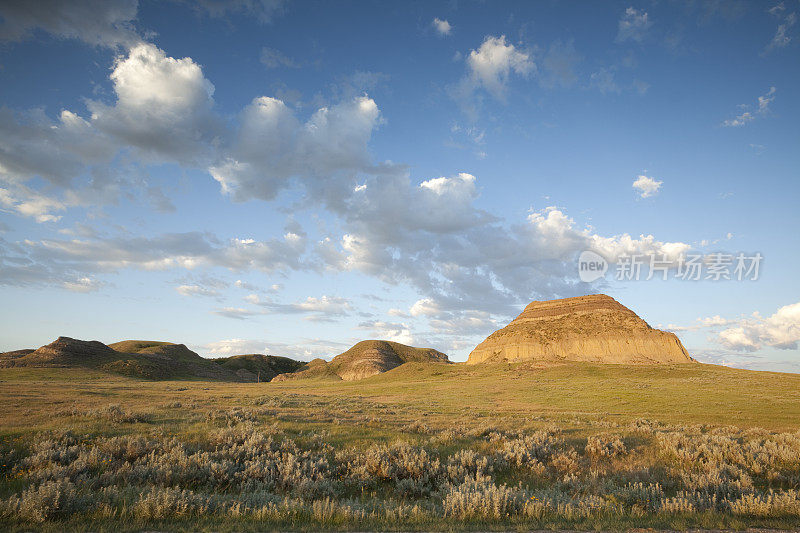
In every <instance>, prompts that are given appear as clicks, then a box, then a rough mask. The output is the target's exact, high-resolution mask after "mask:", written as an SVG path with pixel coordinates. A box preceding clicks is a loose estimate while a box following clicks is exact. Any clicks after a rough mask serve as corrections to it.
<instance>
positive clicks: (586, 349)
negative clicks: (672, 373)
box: [467, 294, 693, 364]
mask: <svg viewBox="0 0 800 533" xmlns="http://www.w3.org/2000/svg"><path fill="white" fill-rule="evenodd" d="M504 360H505V361H542V362H557V361H590V362H599V363H618V364H657V363H690V362H693V359H692V358H691V357H689V354H688V353H687V352H686V349H685V348H684V347H683V345H682V344H681V342H680V340H678V337H676V336H675V334H673V333H669V332H666V331H661V330H658V329H653V328H651V327H650V326H649V325H648V324H647V323H646V322H645V321H644V320H642V319H641V318H639V317H638V316H637V315H636V313H634V312H633V311H631V310H630V309H628V308H627V307H625V306H624V305H622V304H620V303H619V302H617V301H616V300H614V299H613V298H611V297H610V296H606V295H604V294H595V295H591V296H579V297H577V298H564V299H561V300H549V301H542V302H532V303H531V304H529V305H528V306H527V307H526V308H525V310H524V311H523V312H522V313H521V314H520V315H519V316H518V317H517V318H515V319H514V320H513V321H512V322H511V323H510V324H509V325H508V326H506V327H504V328H503V329H500V330H497V331H495V332H494V333H492V334H491V335H489V337H488V338H487V339H486V340H485V341H483V342H482V343H480V344H479V345H478V346H477V347H476V348H475V349H474V350H473V351H472V353H470V355H469V360H468V361H467V362H468V363H469V364H476V363H482V362H485V361H504Z"/></svg>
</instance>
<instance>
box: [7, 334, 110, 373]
mask: <svg viewBox="0 0 800 533" xmlns="http://www.w3.org/2000/svg"><path fill="white" fill-rule="evenodd" d="M115 357H116V352H115V351H114V350H112V349H111V348H109V347H108V346H106V345H105V344H103V343H102V342H99V341H82V340H78V339H73V338H71V337H59V338H57V339H56V340H54V341H53V342H51V343H50V344H47V345H45V346H42V347H41V348H39V349H38V350H34V351H32V352H30V353H28V354H26V355H23V356H22V357H19V358H17V359H15V360H14V362H15V366H16V364H18V363H22V365H20V366H75V365H79V366H96V365H99V364H102V363H104V362H106V361H108V360H110V359H114V358H115Z"/></svg>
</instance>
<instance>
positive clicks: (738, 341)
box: [718, 302, 800, 352]
mask: <svg viewBox="0 0 800 533" xmlns="http://www.w3.org/2000/svg"><path fill="white" fill-rule="evenodd" d="M718 339H719V342H720V343H721V344H722V345H723V346H724V347H725V348H728V349H731V350H737V351H744V352H754V351H757V350H760V349H761V348H763V347H764V346H770V347H773V348H778V349H780V350H797V348H798V342H800V302H798V303H795V304H790V305H785V306H783V307H781V308H779V309H778V310H777V311H776V312H775V313H774V314H773V315H771V316H769V317H766V318H763V317H761V315H759V314H758V313H753V315H752V317H751V318H746V319H742V320H741V321H739V324H738V325H737V326H736V327H732V328H728V329H726V330H723V331H721V332H720V333H719V336H718Z"/></svg>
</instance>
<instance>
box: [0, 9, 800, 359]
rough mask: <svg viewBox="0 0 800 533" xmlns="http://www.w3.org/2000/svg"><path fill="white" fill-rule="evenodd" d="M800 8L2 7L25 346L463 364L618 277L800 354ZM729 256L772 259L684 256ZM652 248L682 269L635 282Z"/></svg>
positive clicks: (716, 346)
mask: <svg viewBox="0 0 800 533" xmlns="http://www.w3.org/2000/svg"><path fill="white" fill-rule="evenodd" d="M798 13H800V3H798V2H797V1H791V2H789V1H786V0H784V1H783V2H771V3H763V2H735V1H731V2H712V1H709V2H687V3H684V2H572V3H566V2H535V3H534V2H520V3H513V2H486V3H473V2H442V3H436V2H404V3H396V4H391V3H387V2H336V3H331V2H280V1H266V0H265V1H261V2H259V1H255V0H244V1H240V2H216V1H212V0H208V1H205V2H196V3H189V2H178V1H176V2H139V3H138V4H137V2H131V1H109V2H99V1H76V2H55V1H53V2H36V3H31V2H22V1H19V2H16V1H10V2H4V3H3V4H2V6H0V295H1V297H2V301H3V302H4V303H5V304H6V305H3V306H2V308H1V309H0V323H2V326H0V328H1V329H0V332H1V333H2V335H0V350H6V349H16V348H21V347H36V346H39V345H42V344H45V343H47V342H49V341H51V340H52V339H54V338H55V337H57V336H59V335H68V336H73V337H78V338H84V339H90V338H91V339H97V340H101V341H105V342H114V341H117V340H121V339H126V338H139V339H159V340H169V341H173V342H183V343H186V344H188V345H190V346H191V347H192V348H194V349H196V350H197V351H198V352H199V353H201V354H203V355H207V356H220V355H230V354H234V353H250V352H267V353H273V354H280V355H289V356H293V357H299V358H301V359H310V358H312V357H316V356H322V357H331V356H333V355H335V354H336V353H339V352H341V351H343V350H344V349H345V348H346V347H347V346H349V345H350V344H352V343H354V342H356V341H358V340H361V339H365V338H385V339H390V340H397V341H399V342H404V343H407V344H413V345H418V346H422V345H424V346H432V347H435V348H437V349H440V350H442V351H445V352H446V353H448V354H449V355H450V356H451V359H453V360H464V359H466V356H467V354H468V353H469V351H470V350H471V349H472V348H473V347H474V346H475V345H476V344H477V343H478V342H480V341H481V340H482V339H483V338H484V337H485V336H486V335H487V334H488V333H490V332H491V331H493V330H494V329H496V328H498V327H500V326H502V325H504V324H505V323H507V322H508V321H509V320H510V319H511V318H513V316H515V315H516V314H517V313H519V311H520V310H521V309H522V308H523V307H524V306H525V305H526V304H527V303H529V302H530V301H531V300H536V299H550V298H557V297H569V296H576V295H581V294H590V293H596V292H605V293H607V294H610V295H612V296H614V297H615V298H617V299H618V300H619V301H620V302H622V303H623V304H625V305H627V306H628V307H630V308H631V309H633V310H634V311H636V312H637V313H639V314H640V316H642V317H643V318H645V319H646V320H647V321H648V322H649V323H650V324H651V325H653V326H657V327H662V328H667V329H671V330H673V331H675V332H676V333H677V334H678V335H679V337H680V338H681V340H682V341H683V342H684V344H685V345H686V346H687V348H688V349H689V351H690V352H691V353H692V354H693V355H694V356H695V357H697V358H698V359H700V360H703V361H708V362H716V363H724V364H730V365H735V366H743V367H747V368H756V369H776V370H784V371H798V368H800V357H799V354H798V341H800V292H799V291H798V285H799V284H798V281H797V274H796V270H797V268H796V266H795V265H796V264H797V263H798V261H799V260H800V255H798V237H797V233H796V228H797V227H798V223H799V222H800V215H798V210H797V209H796V204H797V200H798V198H800V194H799V193H800V185H799V184H798V178H799V177H800V176H798V166H799V165H798V164H799V163H800V161H799V159H800V157H798V147H799V146H800V126H799V124H800V98H798V94H800V92H799V91H798V83H800V61H799V60H800V53H799V51H800V44H799V43H800V24H798V23H797V16H798ZM584 250H592V251H594V252H596V253H598V254H600V255H601V256H602V257H604V258H605V260H606V261H607V262H608V264H609V270H608V273H607V274H606V276H605V277H604V278H601V279H599V280H596V281H593V282H591V283H587V282H582V281H581V280H580V279H579V277H578V266H577V258H578V255H579V254H580V253H581V252H582V251H584ZM716 252H721V253H725V254H731V255H736V254H739V253H742V254H744V255H745V256H746V257H752V256H753V255H754V254H755V253H760V254H761V255H762V256H763V261H762V262H761V263H760V271H759V276H758V279H757V280H752V279H745V280H741V281H739V280H736V279H731V280H719V281H715V280H713V279H701V280H698V281H687V280H680V279H676V275H677V273H678V270H677V268H678V267H677V265H678V263H679V260H680V259H681V257H683V258H684V259H685V258H687V257H688V256H691V255H701V256H704V257H706V259H705V261H706V265H708V264H709V261H711V260H710V259H708V256H709V254H713V253H716ZM632 256H636V257H638V258H639V259H643V260H645V261H647V258H649V257H651V256H653V257H660V258H662V259H664V260H667V261H668V262H670V264H671V265H673V267H672V268H671V269H670V270H669V271H668V279H667V280H666V281H664V280H661V279H651V280H646V279H644V278H646V277H647V275H646V271H647V269H646V268H645V274H644V275H643V276H642V279H640V280H638V281H635V280H634V281H620V280H617V279H616V275H615V273H616V271H617V269H618V268H619V265H621V264H624V263H625V262H626V261H629V260H630V258H631V257H632ZM655 277H656V278H657V277H658V276H655ZM705 277H706V276H705V274H704V275H703V278H705Z"/></svg>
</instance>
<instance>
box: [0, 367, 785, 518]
mask: <svg viewBox="0 0 800 533" xmlns="http://www.w3.org/2000/svg"><path fill="white" fill-rule="evenodd" d="M0 401H2V406H3V407H2V410H0V464H2V466H0V500H2V502H0V528H2V529H8V530H15V529H18V530H27V529H30V528H31V527H34V528H36V529H44V530H48V529H49V530H53V531H58V530H64V529H92V530H105V529H114V530H127V529H129V530H139V529H163V530H197V529H207V530H214V531H224V530H272V529H298V530H318V529H327V530H349V529H357V530H364V529H383V530H397V529H402V530H414V529H416V530H461V529H477V530H484V531H485V530H493V529H549V528H557V529H563V528H577V529H596V528H606V529H625V528H629V527H653V528H669V529H685V528H698V527H699V528H723V527H725V528H744V527H778V528H794V527H800V494H799V493H798V492H797V491H798V489H800V431H799V430H800V375H795V374H780V373H768V372H751V371H745V370H737V369H730V368H725V367H718V366H712V365H701V364H694V365H672V366H668V365H665V366H652V367H646V366H619V365H593V364H569V365H562V366H555V367H548V368H537V367H534V366H530V365H525V364H516V365H510V364H497V365H478V366H466V365H462V364H458V365H444V364H424V363H408V364H406V365H403V366H401V367H399V368H397V369H395V370H392V371H390V372H387V373H385V374H382V375H379V376H375V377H372V378H368V379H365V380H359V381H351V382H342V381H333V380H324V379H319V380H293V381H285V382H281V383H260V384H255V383H219V382H207V381H142V380H136V379H129V378H124V377H118V376H112V375H109V374H105V373H101V372H95V371H88V370H81V369H71V368H63V369H55V368H47V369H46V368H8V369H0Z"/></svg>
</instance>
